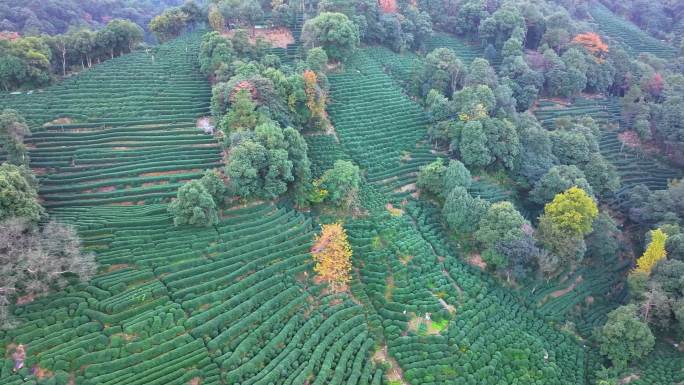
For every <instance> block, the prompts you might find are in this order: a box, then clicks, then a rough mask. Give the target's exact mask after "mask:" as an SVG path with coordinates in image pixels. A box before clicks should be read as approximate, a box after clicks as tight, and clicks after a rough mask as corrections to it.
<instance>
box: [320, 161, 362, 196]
mask: <svg viewBox="0 0 684 385" xmlns="http://www.w3.org/2000/svg"><path fill="white" fill-rule="evenodd" d="M360 183H361V170H360V169H359V166H357V165H355V164H354V163H352V162H350V161H347V160H337V161H335V164H334V165H333V168H331V169H329V170H327V171H325V172H324V173H323V176H322V177H321V187H323V188H324V189H326V190H328V200H330V202H332V203H333V204H335V205H340V204H341V203H343V202H344V201H345V200H347V199H348V198H349V197H350V196H351V195H355V194H356V193H357V192H358V189H359V184H360Z"/></svg>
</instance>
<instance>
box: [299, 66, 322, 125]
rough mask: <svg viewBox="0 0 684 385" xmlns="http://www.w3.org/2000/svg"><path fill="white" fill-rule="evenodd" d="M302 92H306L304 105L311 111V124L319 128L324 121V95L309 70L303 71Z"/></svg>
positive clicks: (314, 75)
mask: <svg viewBox="0 0 684 385" xmlns="http://www.w3.org/2000/svg"><path fill="white" fill-rule="evenodd" d="M302 77H303V78H304V92H305V93H306V106H307V107H308V108H309V112H310V113H311V124H312V125H313V126H314V127H317V128H321V127H322V126H323V124H324V122H325V103H326V96H325V93H323V92H322V91H321V89H320V87H318V77H317V76H316V73H315V72H313V71H311V70H306V71H304V74H303V75H302Z"/></svg>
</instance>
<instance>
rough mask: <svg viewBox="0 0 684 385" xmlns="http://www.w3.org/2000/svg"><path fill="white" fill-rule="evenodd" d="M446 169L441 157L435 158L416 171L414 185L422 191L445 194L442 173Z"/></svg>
mask: <svg viewBox="0 0 684 385" xmlns="http://www.w3.org/2000/svg"><path fill="white" fill-rule="evenodd" d="M446 169H447V168H446V166H444V160H443V159H442V158H437V159H436V160H435V161H434V162H432V163H430V164H427V165H425V166H422V167H421V168H420V170H419V172H418V180H417V181H416V186H417V187H418V188H419V189H421V190H423V191H426V192H430V193H432V194H435V195H438V196H439V195H442V194H446V193H447V191H445V188H444V175H445V173H446Z"/></svg>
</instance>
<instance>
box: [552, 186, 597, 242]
mask: <svg viewBox="0 0 684 385" xmlns="http://www.w3.org/2000/svg"><path fill="white" fill-rule="evenodd" d="M543 215H544V216H547V217H548V218H549V219H550V220H551V222H552V224H553V226H554V227H555V228H557V229H558V230H560V231H563V232H566V233H568V234H571V235H582V236H583V235H586V234H588V233H590V232H591V225H592V223H593V221H594V218H596V216H597V215H598V208H597V207H596V202H594V200H593V199H592V198H591V196H589V194H587V193H586V191H584V190H582V189H581V188H579V187H577V186H573V187H571V188H569V189H567V190H566V191H565V192H562V193H559V194H556V196H555V197H554V198H553V201H551V202H550V203H547V204H546V205H545V206H544V214H543Z"/></svg>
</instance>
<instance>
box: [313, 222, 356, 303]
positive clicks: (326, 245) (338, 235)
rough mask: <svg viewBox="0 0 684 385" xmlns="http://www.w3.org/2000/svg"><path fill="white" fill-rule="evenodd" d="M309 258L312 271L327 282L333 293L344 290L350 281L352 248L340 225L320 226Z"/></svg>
mask: <svg viewBox="0 0 684 385" xmlns="http://www.w3.org/2000/svg"><path fill="white" fill-rule="evenodd" d="M311 256H312V257H313V260H314V262H315V266H314V271H315V272H316V273H317V274H318V276H319V277H320V278H321V279H322V280H324V281H326V282H328V284H329V285H330V287H331V288H332V289H333V290H334V291H340V290H343V289H345V287H346V285H347V283H348V282H349V281H350V280H351V274H350V273H351V268H352V262H351V257H352V248H351V245H350V244H349V241H348V240H347V233H346V231H345V230H344V227H342V224H340V223H332V224H326V225H323V226H321V233H320V234H319V235H317V236H316V238H315V239H314V244H313V247H312V248H311Z"/></svg>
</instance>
